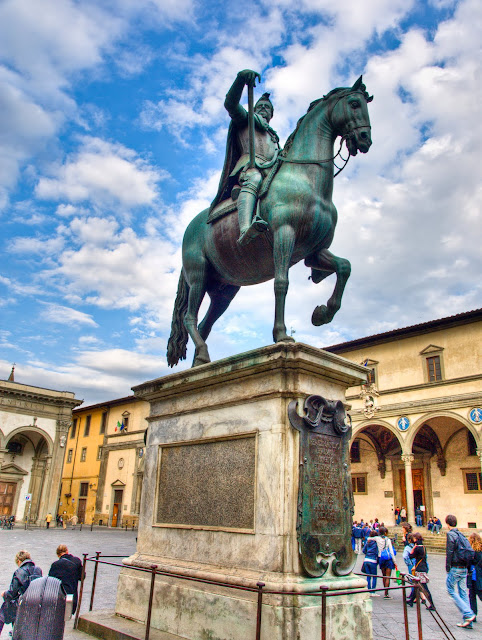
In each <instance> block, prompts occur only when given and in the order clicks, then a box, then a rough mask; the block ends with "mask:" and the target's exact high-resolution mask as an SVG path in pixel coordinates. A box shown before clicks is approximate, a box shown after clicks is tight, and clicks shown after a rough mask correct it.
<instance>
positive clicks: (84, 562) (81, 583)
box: [74, 553, 88, 629]
mask: <svg viewBox="0 0 482 640" xmlns="http://www.w3.org/2000/svg"><path fill="white" fill-rule="evenodd" d="M82 555H83V556H84V561H83V562H82V577H81V579H80V593H79V600H78V602H77V611H76V612H75V620H74V629H77V625H78V624H79V615H80V605H81V604H82V594H83V593H84V580H85V565H86V564H87V555H88V554H87V553H83V554H82Z"/></svg>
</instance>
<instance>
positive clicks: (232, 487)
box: [156, 435, 256, 530]
mask: <svg viewBox="0 0 482 640" xmlns="http://www.w3.org/2000/svg"><path fill="white" fill-rule="evenodd" d="M255 478H256V437H255V436H254V435H252V436H247V437H242V438H236V439H229V440H216V441H212V440H211V441H208V442H196V443H193V444H182V445H172V446H165V447H162V448H161V456H160V470H159V492H158V501H157V511H156V523H157V524H166V525H181V526H200V527H216V528H217V527H220V528H223V529H247V530H253V529H254V496H255Z"/></svg>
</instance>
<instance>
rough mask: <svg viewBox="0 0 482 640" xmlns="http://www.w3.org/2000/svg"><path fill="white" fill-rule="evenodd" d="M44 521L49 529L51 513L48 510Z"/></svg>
mask: <svg viewBox="0 0 482 640" xmlns="http://www.w3.org/2000/svg"><path fill="white" fill-rule="evenodd" d="M45 522H46V523H47V529H50V523H51V522H52V514H51V513H50V511H49V512H48V513H47V516H46V518H45Z"/></svg>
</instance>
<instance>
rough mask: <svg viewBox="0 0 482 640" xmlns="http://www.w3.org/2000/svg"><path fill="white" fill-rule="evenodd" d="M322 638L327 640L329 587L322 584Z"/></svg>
mask: <svg viewBox="0 0 482 640" xmlns="http://www.w3.org/2000/svg"><path fill="white" fill-rule="evenodd" d="M320 589H321V640H326V592H327V591H328V587H327V586H326V585H324V584H323V585H321V587H320Z"/></svg>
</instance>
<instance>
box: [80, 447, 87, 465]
mask: <svg viewBox="0 0 482 640" xmlns="http://www.w3.org/2000/svg"><path fill="white" fill-rule="evenodd" d="M86 458H87V447H82V452H81V454H80V461H81V462H85V459H86Z"/></svg>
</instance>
